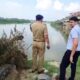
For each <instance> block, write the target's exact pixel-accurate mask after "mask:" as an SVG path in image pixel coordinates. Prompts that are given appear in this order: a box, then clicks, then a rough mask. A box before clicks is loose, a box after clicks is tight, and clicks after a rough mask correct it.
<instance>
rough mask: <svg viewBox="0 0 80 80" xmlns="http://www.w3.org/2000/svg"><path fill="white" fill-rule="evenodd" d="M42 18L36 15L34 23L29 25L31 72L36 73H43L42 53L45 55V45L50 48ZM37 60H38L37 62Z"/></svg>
mask: <svg viewBox="0 0 80 80" xmlns="http://www.w3.org/2000/svg"><path fill="white" fill-rule="evenodd" d="M42 20H43V16H42V15H37V16H36V21H35V22H34V23H33V24H31V27H30V29H31V31H32V33H33V47H32V51H33V52H32V62H33V66H32V72H35V71H36V70H38V73H42V72H44V69H43V65H44V53H45V44H47V48H48V49H49V48H50V45H49V39H48V31H47V26H46V24H44V23H43V21H42ZM37 59H38V60H37Z"/></svg>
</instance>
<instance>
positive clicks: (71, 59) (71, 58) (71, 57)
mask: <svg viewBox="0 0 80 80" xmlns="http://www.w3.org/2000/svg"><path fill="white" fill-rule="evenodd" d="M70 63H74V62H73V56H72V55H71V56H70Z"/></svg>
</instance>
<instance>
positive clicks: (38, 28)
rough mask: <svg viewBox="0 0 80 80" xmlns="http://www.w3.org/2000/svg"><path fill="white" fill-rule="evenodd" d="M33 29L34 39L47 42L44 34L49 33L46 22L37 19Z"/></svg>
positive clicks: (32, 26)
mask: <svg viewBox="0 0 80 80" xmlns="http://www.w3.org/2000/svg"><path fill="white" fill-rule="evenodd" d="M31 29H32V32H33V41H38V42H45V38H44V36H45V35H46V34H48V33H47V26H46V24H44V23H41V22H38V21H36V22H34V23H33V24H32V25H31Z"/></svg>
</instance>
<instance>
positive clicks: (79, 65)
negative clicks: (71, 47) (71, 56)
mask: <svg viewBox="0 0 80 80" xmlns="http://www.w3.org/2000/svg"><path fill="white" fill-rule="evenodd" d="M66 72H67V77H69V76H70V73H71V70H70V66H69V67H68V68H67V70H66ZM75 80H80V58H79V60H78V63H77V68H76V76H75Z"/></svg>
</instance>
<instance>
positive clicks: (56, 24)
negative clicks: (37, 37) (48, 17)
mask: <svg viewBox="0 0 80 80" xmlns="http://www.w3.org/2000/svg"><path fill="white" fill-rule="evenodd" d="M50 25H51V26H52V27H53V28H55V29H56V30H57V31H60V32H61V34H62V36H63V37H64V39H65V41H67V38H68V35H66V34H65V33H64V31H63V23H62V22H60V21H54V22H50Z"/></svg>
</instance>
